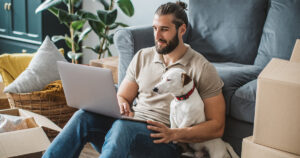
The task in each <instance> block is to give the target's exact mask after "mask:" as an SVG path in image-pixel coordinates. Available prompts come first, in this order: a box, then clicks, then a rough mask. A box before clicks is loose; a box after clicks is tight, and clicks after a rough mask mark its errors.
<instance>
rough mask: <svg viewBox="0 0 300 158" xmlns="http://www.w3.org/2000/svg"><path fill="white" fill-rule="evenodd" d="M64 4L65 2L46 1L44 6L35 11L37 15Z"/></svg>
mask: <svg viewBox="0 0 300 158" xmlns="http://www.w3.org/2000/svg"><path fill="white" fill-rule="evenodd" d="M62 2H63V0H46V1H45V2H43V3H42V4H40V5H39V6H38V8H37V9H36V10H35V13H36V14H37V13H39V12H41V11H44V10H46V9H48V8H51V7H54V6H56V5H58V4H61V3H62Z"/></svg>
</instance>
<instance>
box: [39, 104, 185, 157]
mask: <svg viewBox="0 0 300 158" xmlns="http://www.w3.org/2000/svg"><path fill="white" fill-rule="evenodd" d="M150 133H152V131H150V130H148V129H147V124H146V123H140V122H134V121H127V120H115V119H113V118H110V117H106V116H102V115H98V114H94V113H91V112H87V111H84V110H78V111H77V112H76V113H75V114H74V115H73V117H72V118H71V119H70V121H69V122H68V123H67V124H66V126H65V127H64V129H63V130H62V132H60V134H59V135H58V136H57V137H56V138H55V139H54V140H53V142H52V143H51V145H50V146H49V148H48V149H47V151H46V152H45V153H44V155H43V158H50V157H53V158H75V157H76V158H77V157H78V156H79V154H80V152H81V150H82V149H83V147H84V145H85V144H86V143H87V142H90V143H91V144H92V146H93V147H94V148H95V149H96V150H97V151H98V152H99V153H101V155H100V157H101V158H127V157H129V158H141V157H143V158H148V157H149V158H160V157H162V158H176V157H180V148H179V147H178V146H177V145H175V144H173V143H169V144H154V143H153V138H151V137H150Z"/></svg>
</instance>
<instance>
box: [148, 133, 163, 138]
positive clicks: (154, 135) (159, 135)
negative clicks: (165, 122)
mask: <svg viewBox="0 0 300 158" xmlns="http://www.w3.org/2000/svg"><path fill="white" fill-rule="evenodd" d="M150 137H152V138H162V137H164V135H163V134H162V133H151V134H150Z"/></svg>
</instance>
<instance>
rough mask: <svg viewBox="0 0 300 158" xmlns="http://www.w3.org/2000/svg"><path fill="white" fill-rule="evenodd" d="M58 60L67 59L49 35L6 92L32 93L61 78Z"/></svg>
mask: <svg viewBox="0 0 300 158" xmlns="http://www.w3.org/2000/svg"><path fill="white" fill-rule="evenodd" d="M57 61H66V59H65V58H64V57H63V56H62V55H61V53H60V52H59V51H58V49H57V48H56V46H55V45H54V44H53V43H52V42H51V40H50V38H49V37H48V36H47V37H46V38H45V40H44V42H43V44H42V45H41V47H40V48H39V49H38V51H37V53H36V54H35V55H34V57H33V58H32V60H31V62H30V63H29V65H28V67H27V68H26V69H25V71H23V72H22V73H21V74H20V75H19V76H18V77H17V78H16V79H15V80H14V82H12V83H11V84H9V85H8V86H7V87H6V88H5V89H4V92H5V93H30V92H33V91H40V90H42V89H43V88H44V87H45V86H46V85H47V84H49V83H50V82H52V81H55V80H59V79H60V77H59V73H58V69H57V65H56V62H57Z"/></svg>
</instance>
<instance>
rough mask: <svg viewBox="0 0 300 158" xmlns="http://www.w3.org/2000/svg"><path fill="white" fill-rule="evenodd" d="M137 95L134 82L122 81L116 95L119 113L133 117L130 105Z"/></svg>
mask: <svg viewBox="0 0 300 158" xmlns="http://www.w3.org/2000/svg"><path fill="white" fill-rule="evenodd" d="M137 93H138V85H137V83H136V82H134V81H130V80H127V79H126V78H125V79H124V80H123V81H122V83H121V85H120V87H119V90H118V93H117V98H118V103H119V106H120V113H121V114H124V115H126V116H133V113H132V111H131V108H130V105H131V104H132V102H133V100H134V98H135V97H136V96H137Z"/></svg>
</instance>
